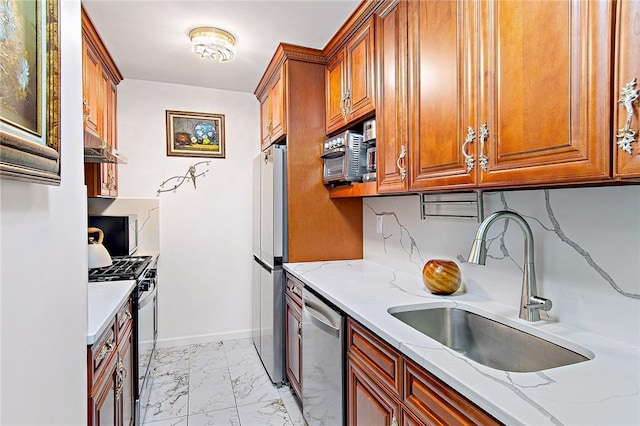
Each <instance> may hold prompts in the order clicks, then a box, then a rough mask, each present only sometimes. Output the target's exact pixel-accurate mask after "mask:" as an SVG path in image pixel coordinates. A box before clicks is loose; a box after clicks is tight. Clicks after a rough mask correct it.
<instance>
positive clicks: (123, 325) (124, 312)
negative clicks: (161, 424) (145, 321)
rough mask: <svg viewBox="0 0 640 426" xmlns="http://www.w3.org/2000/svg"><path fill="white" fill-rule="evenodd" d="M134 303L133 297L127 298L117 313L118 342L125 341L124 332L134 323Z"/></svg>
mask: <svg viewBox="0 0 640 426" xmlns="http://www.w3.org/2000/svg"><path fill="white" fill-rule="evenodd" d="M132 309H133V303H132V300H131V298H129V300H127V302H126V303H125V304H124V306H123V307H122V308H120V310H119V311H118V313H117V314H116V324H117V333H118V334H117V335H118V339H117V341H118V344H120V342H122V341H123V338H124V334H125V333H126V332H127V329H128V328H129V327H131V325H132V324H133V310H132Z"/></svg>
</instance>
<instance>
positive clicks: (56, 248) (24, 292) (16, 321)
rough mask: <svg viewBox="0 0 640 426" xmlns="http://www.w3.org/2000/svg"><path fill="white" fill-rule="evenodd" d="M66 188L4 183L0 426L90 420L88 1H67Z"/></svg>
mask: <svg viewBox="0 0 640 426" xmlns="http://www.w3.org/2000/svg"><path fill="white" fill-rule="evenodd" d="M60 7H61V9H60V25H59V27H58V28H59V29H60V33H61V50H62V62H61V72H62V81H61V84H62V94H61V107H60V115H61V120H62V121H61V138H62V142H61V149H62V152H61V156H62V157H61V161H62V183H61V185H60V186H59V187H51V186H44V185H36V184H30V183H24V182H12V181H7V180H2V181H0V200H1V203H2V204H1V207H0V211H1V218H0V224H1V228H0V233H1V237H0V240H1V243H0V271H1V272H0V290H1V294H0V307H1V308H0V309H1V318H2V320H1V321H0V324H1V325H0V327H1V328H0V330H1V335H0V336H1V340H0V342H1V344H0V346H1V351H0V353H1V363H0V376H1V377H0V379H1V382H2V388H1V396H0V404H1V405H0V424H3V425H19V424H30V425H38V424H40V425H54V424H55V425H83V424H86V423H87V373H86V368H87V361H86V353H87V352H86V351H87V346H86V344H87V248H86V238H87V237H86V235H87V234H86V232H87V230H86V227H87V218H86V212H87V207H86V188H85V186H84V171H83V170H84V169H83V162H84V161H83V150H82V86H81V81H82V78H81V75H82V58H81V45H80V43H81V41H80V2H79V1H72V0H67V1H63V2H60Z"/></svg>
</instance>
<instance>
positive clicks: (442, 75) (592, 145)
mask: <svg viewBox="0 0 640 426" xmlns="http://www.w3.org/2000/svg"><path fill="white" fill-rule="evenodd" d="M632 3H633V2H619V3H618V8H619V10H618V15H619V16H626V17H627V18H626V19H627V21H628V22H627V23H626V24H625V23H624V18H623V19H620V18H619V19H618V25H626V27H627V29H626V33H627V34H625V30H623V29H621V28H619V29H618V31H617V32H616V34H617V36H618V39H619V40H618V42H617V47H618V52H619V53H618V57H617V64H618V67H619V68H620V70H619V71H618V74H627V75H628V74H633V72H635V73H636V74H637V73H638V69H639V67H638V59H637V58H633V59H632V58H625V59H621V57H622V56H632V55H630V53H629V52H632V51H634V50H633V48H632V45H633V46H636V50H638V49H637V46H638V35H637V34H636V35H635V36H633V35H632V34H631V33H632V23H631V21H632V20H633V19H634V18H632V16H636V18H635V19H638V18H637V16H638V12H637V9H638V6H637V4H632ZM632 9H635V10H632ZM614 14H615V10H614V2H611V1H609V2H581V1H563V2H551V3H549V2H544V1H530V2H520V1H483V2H476V1H452V2H412V1H405V0H401V1H399V2H397V1H396V2H388V4H387V6H386V8H385V7H383V8H381V9H380V10H379V12H378V18H377V19H378V21H377V22H376V34H377V38H376V63H377V70H376V72H377V77H378V79H377V82H378V87H377V95H378V98H377V105H378V108H377V111H376V113H377V124H378V141H377V142H378V170H377V174H378V183H377V186H378V188H377V190H378V193H388V192H402V191H407V190H409V191H416V190H417V191H427V190H450V189H464V188H476V187H480V188H481V187H494V188H504V187H523V186H541V185H554V184H579V183H593V182H602V181H608V180H611V177H612V171H611V166H610V164H611V157H612V146H613V145H614V144H613V143H612V137H611V126H612V105H613V104H614V102H615V100H614V99H613V97H614V95H615V94H612V92H611V85H612V84H613V81H612V69H613V63H612V58H613V46H614V40H613V34H614V31H613V29H614V25H615V22H616V19H615V16H614ZM634 14H635V15H634ZM539 22H545V25H543V26H542V25H539V24H538V23H539ZM634 37H635V39H634ZM623 40H624V41H623ZM624 68H626V69H627V71H622V69H624ZM631 69H632V71H631ZM624 78H627V79H628V80H631V79H632V78H633V77H632V76H629V77H623V76H622V75H620V76H619V77H618V76H616V79H624ZM625 83H626V81H625ZM623 85H624V84H623ZM619 113H620V114H622V115H624V108H623V107H622V106H621V108H620V110H619ZM623 126H624V119H623V118H622V117H621V118H619V119H618V128H622V127H623ZM636 127H637V120H636ZM636 150H637V148H636ZM636 152H637V151H636ZM626 155H628V154H626ZM619 156H620V154H618V157H619ZM635 158H636V159H637V158H638V157H637V155H636V156H635ZM626 161H627V162H633V161H632V160H631V159H630V158H627V160H626ZM638 161H640V160H638ZM618 163H620V162H619V161H618ZM618 167H620V166H618ZM636 174H637V172H636Z"/></svg>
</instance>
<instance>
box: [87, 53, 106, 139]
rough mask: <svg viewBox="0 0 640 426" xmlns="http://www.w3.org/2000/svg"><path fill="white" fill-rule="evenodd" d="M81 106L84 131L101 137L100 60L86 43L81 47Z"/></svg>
mask: <svg viewBox="0 0 640 426" xmlns="http://www.w3.org/2000/svg"><path fill="white" fill-rule="evenodd" d="M82 52H83V55H82V83H83V84H82V96H83V99H82V104H83V117H84V128H85V130H87V131H89V132H92V133H94V134H95V135H97V136H99V137H102V130H103V129H102V125H103V123H102V104H103V90H104V88H103V86H102V84H101V81H102V65H101V64H100V58H99V57H98V55H97V54H96V53H95V52H94V51H93V49H92V48H91V47H90V46H89V45H88V44H87V43H86V42H84V43H83V46H82Z"/></svg>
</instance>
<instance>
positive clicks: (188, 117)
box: [167, 110, 224, 158]
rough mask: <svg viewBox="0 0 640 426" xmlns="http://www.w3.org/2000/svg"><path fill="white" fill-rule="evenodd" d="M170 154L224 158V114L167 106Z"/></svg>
mask: <svg viewBox="0 0 640 426" xmlns="http://www.w3.org/2000/svg"><path fill="white" fill-rule="evenodd" d="M167 155H168V156H177V157H209V158H224V115H223V114H208V113H204V112H186V111H168V110H167Z"/></svg>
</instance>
